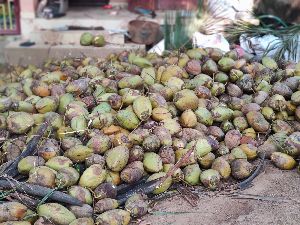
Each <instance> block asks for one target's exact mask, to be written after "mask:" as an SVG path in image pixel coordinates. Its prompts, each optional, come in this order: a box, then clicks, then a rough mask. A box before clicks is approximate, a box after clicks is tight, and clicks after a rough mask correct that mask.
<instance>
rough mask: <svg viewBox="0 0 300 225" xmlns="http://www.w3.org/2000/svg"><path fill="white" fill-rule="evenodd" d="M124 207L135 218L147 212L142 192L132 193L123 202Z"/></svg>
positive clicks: (146, 203)
mask: <svg viewBox="0 0 300 225" xmlns="http://www.w3.org/2000/svg"><path fill="white" fill-rule="evenodd" d="M125 209H126V210H127V211H129V212H130V215H131V216H132V217H135V218H139V217H142V216H144V215H145V214H146V213H147V212H148V202H147V201H146V197H145V196H144V195H142V194H134V195H132V196H130V197H129V198H128V199H127V201H126V202H125Z"/></svg>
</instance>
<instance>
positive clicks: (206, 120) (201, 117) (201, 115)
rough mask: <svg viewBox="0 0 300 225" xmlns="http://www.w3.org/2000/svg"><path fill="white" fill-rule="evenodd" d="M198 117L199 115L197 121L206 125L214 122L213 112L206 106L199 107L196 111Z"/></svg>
mask: <svg viewBox="0 0 300 225" xmlns="http://www.w3.org/2000/svg"><path fill="white" fill-rule="evenodd" d="M195 114H196V117H197V121H198V122H199V123H202V124H204V125H206V126H211V125H212V123H213V116H212V114H211V112H210V111H209V110H207V109H206V108H202V107H199V108H198V109H197V110H196V111H195Z"/></svg>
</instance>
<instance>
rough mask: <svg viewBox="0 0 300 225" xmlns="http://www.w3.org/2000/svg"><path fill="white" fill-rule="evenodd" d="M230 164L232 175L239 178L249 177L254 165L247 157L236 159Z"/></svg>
mask: <svg viewBox="0 0 300 225" xmlns="http://www.w3.org/2000/svg"><path fill="white" fill-rule="evenodd" d="M230 166H231V175H232V176H233V177H234V178H235V179H238V180H242V179H245V178H247V177H249V176H250V174H251V172H252V170H253V166H252V165H251V164H250V163H249V162H248V161H247V160H246V159H235V160H233V162H231V164H230Z"/></svg>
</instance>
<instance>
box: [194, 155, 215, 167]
mask: <svg viewBox="0 0 300 225" xmlns="http://www.w3.org/2000/svg"><path fill="white" fill-rule="evenodd" d="M215 158H216V157H215V155H214V153H212V152H209V153H207V154H206V155H205V156H203V157H201V158H198V163H199V165H200V166H201V168H204V169H209V168H210V167H211V165H212V163H213V161H214V160H215Z"/></svg>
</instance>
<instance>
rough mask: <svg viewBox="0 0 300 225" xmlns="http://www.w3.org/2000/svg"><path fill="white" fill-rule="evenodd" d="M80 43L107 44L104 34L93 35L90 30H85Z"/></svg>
mask: <svg viewBox="0 0 300 225" xmlns="http://www.w3.org/2000/svg"><path fill="white" fill-rule="evenodd" d="M80 44H81V45H83V46H90V45H93V46H95V47H102V46H104V45H105V39H104V36H103V35H93V34H91V33H89V32H84V33H83V34H82V35H81V37H80Z"/></svg>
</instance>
